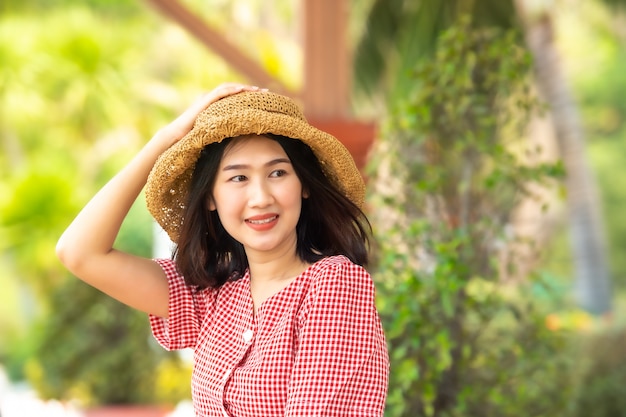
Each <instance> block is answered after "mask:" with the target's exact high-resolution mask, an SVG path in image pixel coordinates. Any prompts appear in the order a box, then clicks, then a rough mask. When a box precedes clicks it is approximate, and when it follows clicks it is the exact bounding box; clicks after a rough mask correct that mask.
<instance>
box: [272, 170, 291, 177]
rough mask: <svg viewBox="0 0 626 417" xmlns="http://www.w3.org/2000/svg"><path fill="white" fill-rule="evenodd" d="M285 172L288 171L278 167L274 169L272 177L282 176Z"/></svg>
mask: <svg viewBox="0 0 626 417" xmlns="http://www.w3.org/2000/svg"><path fill="white" fill-rule="evenodd" d="M285 174H287V171H285V170H284V169H277V170H276V171H272V173H271V174H270V177H282V176H283V175H285Z"/></svg>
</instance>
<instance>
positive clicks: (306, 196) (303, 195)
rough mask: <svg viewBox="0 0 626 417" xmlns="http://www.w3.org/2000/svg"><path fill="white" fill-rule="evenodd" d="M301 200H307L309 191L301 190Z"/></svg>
mask: <svg viewBox="0 0 626 417" xmlns="http://www.w3.org/2000/svg"><path fill="white" fill-rule="evenodd" d="M302 198H309V190H306V189H303V190H302Z"/></svg>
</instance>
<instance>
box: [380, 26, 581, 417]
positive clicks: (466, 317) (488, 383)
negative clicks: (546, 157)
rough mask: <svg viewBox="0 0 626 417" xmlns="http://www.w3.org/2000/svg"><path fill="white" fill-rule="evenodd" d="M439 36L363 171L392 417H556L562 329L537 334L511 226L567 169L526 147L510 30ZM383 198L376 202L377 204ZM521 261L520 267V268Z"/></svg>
mask: <svg viewBox="0 0 626 417" xmlns="http://www.w3.org/2000/svg"><path fill="white" fill-rule="evenodd" d="M468 23H469V22H468V21H467V20H464V21H461V22H460V23H459V24H458V25H456V26H455V27H453V28H451V29H450V30H449V31H447V32H446V33H445V34H444V35H443V36H442V38H441V40H440V43H439V45H438V49H437V51H436V54H435V56H434V57H433V58H432V59H431V60H430V61H428V62H421V63H419V64H418V65H417V67H416V71H415V74H414V76H415V89H414V91H410V92H407V98H406V101H405V102H403V103H400V105H398V106H397V107H396V108H394V109H393V112H392V115H391V116H390V119H389V121H388V124H387V126H386V127H385V131H384V135H383V137H384V140H382V141H381V143H380V146H381V147H382V149H381V151H380V152H377V153H376V154H375V158H376V159H375V160H374V161H373V163H372V167H371V168H373V176H374V177H375V178H376V184H377V188H375V195H374V196H372V204H373V210H372V211H373V212H374V216H373V219H374V225H375V229H376V230H375V233H376V234H377V237H378V239H377V241H378V242H379V245H380V247H379V252H378V258H379V259H378V267H377V270H376V271H375V276H376V277H377V279H378V280H379V283H380V285H379V288H380V306H379V307H380V311H381V315H382V318H383V321H384V324H385V326H386V332H387V337H388V342H389V345H390V352H391V361H392V373H391V378H390V390H389V399H388V407H387V413H388V415H389V416H411V417H415V416H418V417H426V416H428V417H433V416H463V417H469V416H476V417H478V416H480V417H485V416H497V417H505V416H520V415H525V416H552V415H558V412H560V411H562V410H563V409H564V408H565V407H566V403H567V399H568V386H569V384H557V383H555V379H557V378H558V379H559V380H560V381H562V380H563V379H564V378H565V379H567V375H568V373H567V368H566V366H567V361H566V359H565V357H564V355H562V354H561V353H562V349H564V346H565V341H566V340H565V339H564V334H562V333H560V332H555V331H550V330H549V329H547V328H546V326H545V314H546V311H544V309H543V308H542V306H541V304H539V303H537V302H535V300H533V298H532V296H531V290H532V288H533V286H536V285H541V281H540V279H539V277H538V276H534V275H533V274H532V273H531V272H530V271H531V270H530V269H528V268H526V267H527V266H528V264H529V263H530V260H531V259H532V257H533V256H534V255H535V251H536V249H535V248H534V247H533V241H532V239H529V238H527V237H524V236H522V235H520V234H519V233H517V232H516V229H515V214H516V210H517V209H518V208H519V207H520V205H521V203H522V202H525V201H529V200H531V201H538V202H537V204H542V203H541V202H540V201H541V200H540V198H541V194H540V193H539V192H538V190H539V189H540V187H539V186H541V185H544V186H545V185H549V184H550V183H551V181H552V180H553V179H555V178H558V177H559V176H561V175H562V168H561V166H560V164H559V163H546V162H541V161H539V158H538V153H539V152H538V151H537V150H532V151H531V152H524V149H525V147H524V146H523V144H522V143H521V140H520V139H522V138H523V129H524V127H525V126H526V124H527V121H528V118H529V116H530V115H531V114H532V113H533V112H534V111H537V110H538V109H539V108H540V105H539V103H538V102H537V101H536V99H535V98H534V97H533V95H532V94H531V89H530V88H529V85H528V74H529V69H530V59H529V56H528V54H527V53H526V51H525V50H524V49H522V48H521V47H520V46H519V39H518V38H517V35H516V34H515V33H501V32H499V31H496V30H488V29H487V30H485V29H483V30H476V31H472V30H471V29H470V25H469V24H468ZM376 198H378V200H376ZM522 267H524V268H522Z"/></svg>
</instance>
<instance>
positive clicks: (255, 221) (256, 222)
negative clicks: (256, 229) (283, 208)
mask: <svg viewBox="0 0 626 417" xmlns="http://www.w3.org/2000/svg"><path fill="white" fill-rule="evenodd" d="M274 219H276V216H274V217H268V218H267V219H263V220H248V222H249V223H252V224H265V223H269V222H271V221H274Z"/></svg>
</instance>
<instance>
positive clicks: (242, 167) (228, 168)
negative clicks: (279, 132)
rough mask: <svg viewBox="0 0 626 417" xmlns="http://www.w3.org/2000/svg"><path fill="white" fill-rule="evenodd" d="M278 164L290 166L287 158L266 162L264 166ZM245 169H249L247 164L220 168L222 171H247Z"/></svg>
mask: <svg viewBox="0 0 626 417" xmlns="http://www.w3.org/2000/svg"><path fill="white" fill-rule="evenodd" d="M278 164H291V161H290V160H289V158H276V159H272V160H271V161H268V162H266V163H265V164H264V166H266V167H270V166H274V165H278ZM247 168H250V165H248V164H230V165H226V166H224V168H222V171H232V170H237V169H247Z"/></svg>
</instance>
